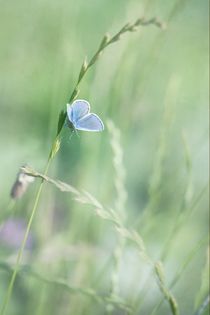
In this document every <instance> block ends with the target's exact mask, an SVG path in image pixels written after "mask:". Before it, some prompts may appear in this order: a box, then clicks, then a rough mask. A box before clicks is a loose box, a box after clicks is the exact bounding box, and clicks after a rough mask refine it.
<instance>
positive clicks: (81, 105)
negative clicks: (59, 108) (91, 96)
mask: <svg viewBox="0 0 210 315" xmlns="http://www.w3.org/2000/svg"><path fill="white" fill-rule="evenodd" d="M89 112H90V104H89V103H88V102H87V101H85V100H76V101H74V102H73V103H72V105H69V104H68V105H67V115H68V119H69V120H70V121H71V122H72V123H73V125H74V126H75V124H76V122H77V121H78V120H80V119H82V118H83V117H84V116H86V115H87V114H88V113H89ZM75 127H76V126H75Z"/></svg>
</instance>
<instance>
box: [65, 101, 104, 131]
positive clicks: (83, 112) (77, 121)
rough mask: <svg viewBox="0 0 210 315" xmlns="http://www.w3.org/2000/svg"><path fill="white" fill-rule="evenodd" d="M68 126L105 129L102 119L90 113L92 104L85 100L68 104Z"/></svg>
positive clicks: (92, 129)
mask: <svg viewBox="0 0 210 315" xmlns="http://www.w3.org/2000/svg"><path fill="white" fill-rule="evenodd" d="M67 117H68V121H67V124H68V126H69V127H70V128H71V129H73V130H75V129H76V130H83V131H93V132H98V131H103V130H104V124H103V122H102V120H101V119H100V118H99V117H98V116H97V115H96V114H94V113H90V104H89V103H88V102H87V101H85V100H75V101H74V102H73V103H72V105H70V104H67Z"/></svg>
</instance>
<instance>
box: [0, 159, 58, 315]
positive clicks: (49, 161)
mask: <svg viewBox="0 0 210 315" xmlns="http://www.w3.org/2000/svg"><path fill="white" fill-rule="evenodd" d="M51 161H52V157H51V158H49V159H48V162H47V165H46V167H45V170H44V174H45V175H46V174H47V172H48V169H49V166H50V163H51ZM43 185H44V181H43V180H42V182H41V184H40V185H39V188H38V191H37V194H36V198H35V201H34V206H33V209H32V211H31V215H30V218H29V221H28V224H27V228H26V231H25V234H24V238H23V241H22V243H21V247H20V249H19V251H18V255H17V259H16V263H15V266H14V270H13V273H12V276H11V279H10V282H9V286H8V289H7V292H6V296H5V299H4V302H3V306H2V308H1V312H0V315H4V314H5V313H6V310H7V306H8V303H9V301H10V298H11V295H12V291H13V287H14V283H15V279H16V276H17V274H18V270H19V266H20V262H21V259H22V256H23V252H24V248H25V245H26V242H27V239H28V235H29V232H30V228H31V225H32V222H33V219H34V216H35V213H36V210H37V206H38V203H39V200H40V196H41V192H42V189H43Z"/></svg>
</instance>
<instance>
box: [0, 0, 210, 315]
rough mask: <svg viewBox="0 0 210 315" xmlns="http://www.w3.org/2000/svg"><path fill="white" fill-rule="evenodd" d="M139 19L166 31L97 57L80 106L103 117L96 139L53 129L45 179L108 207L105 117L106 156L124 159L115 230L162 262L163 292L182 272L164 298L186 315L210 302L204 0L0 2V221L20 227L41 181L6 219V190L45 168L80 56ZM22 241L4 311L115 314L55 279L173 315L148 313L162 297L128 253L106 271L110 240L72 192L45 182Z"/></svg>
mask: <svg viewBox="0 0 210 315" xmlns="http://www.w3.org/2000/svg"><path fill="white" fill-rule="evenodd" d="M141 16H145V17H146V18H151V17H154V16H157V17H158V18H159V19H161V20H162V21H165V22H166V24H167V28H166V29H165V30H161V29H159V28H157V27H155V26H148V27H140V28H139V30H138V31H137V32H134V33H129V34H125V36H123V37H122V39H121V40H120V41H119V42H117V43H115V44H113V45H112V46H110V47H108V48H107V50H106V51H105V52H104V54H103V55H102V56H101V58H100V59H99V60H98V62H97V63H96V64H95V65H94V67H93V68H92V69H91V70H90V71H89V72H88V74H87V76H86V77H85V79H84V80H83V82H82V84H81V87H80V95H79V98H84V99H87V100H88V101H89V102H90V104H91V108H92V110H93V111H94V112H96V113H97V114H98V115H99V116H100V117H101V118H102V120H103V121H104V123H105V127H106V128H105V131H104V132H103V133H100V134H94V133H85V132H80V133H79V137H77V136H75V135H74V136H73V137H70V132H69V129H68V128H64V130H63V132H62V143H61V149H60V151H59V153H58V154H57V156H56V158H55V160H54V162H53V164H52V166H51V168H50V171H49V176H50V177H52V178H58V179H60V180H62V181H64V182H67V183H70V184H71V185H73V186H75V187H77V188H78V189H85V190H87V191H88V192H90V193H91V194H92V195H94V196H95V197H96V198H97V199H98V200H100V202H101V203H102V204H103V205H104V206H106V207H111V208H113V209H115V206H116V204H117V198H118V193H117V192H118V191H117V189H116V182H117V179H118V178H117V176H118V175H117V174H116V172H115V165H114V162H113V158H114V153H113V149H112V147H111V141H112V140H113V137H114V134H113V132H114V131H113V130H111V131H109V130H108V127H107V120H108V119H111V120H112V121H113V123H114V125H115V126H116V127H114V130H115V128H117V129H118V130H119V133H120V140H119V143H117V144H116V143H115V145H114V147H116V146H118V145H119V146H120V147H121V150H122V152H123V164H122V165H121V164H120V166H119V165H118V166H119V168H120V169H121V171H123V172H124V170H125V173H126V176H125V179H124V180H123V176H122V178H121V182H120V184H121V186H120V187H121V193H122V192H123V196H124V197H125V196H126V195H127V199H126V202H125V204H124V208H125V213H126V226H128V227H130V228H135V229H136V230H137V231H138V233H139V234H140V235H141V237H142V239H143V241H144V244H145V246H146V248H147V251H148V253H149V255H150V257H151V258H152V259H153V260H154V261H157V260H159V259H161V260H162V261H163V266H164V270H165V279H166V280H165V281H166V285H167V286H168V287H170V285H171V282H172V281H173V280H174V277H175V278H176V276H177V275H178V274H179V271H180V270H181V273H180V275H179V276H178V279H177V282H176V283H175V285H173V287H172V288H171V291H172V293H173V294H174V296H175V298H176V300H177V303H178V305H179V309H180V314H183V315H188V314H189V315H191V314H193V313H194V312H195V310H196V309H197V308H198V307H199V305H200V304H201V303H202V301H203V300H204V298H205V297H206V295H207V291H208V281H207V277H208V275H207V273H206V271H205V266H206V262H207V243H208V133H209V131H208V84H209V82H208V71H209V70H208V68H209V67H208V53H209V50H208V49H209V46H208V44H209V43H208V1H207V0H203V1H196V0H186V1H179V0H172V1H160V0H159V1H158V0H157V1H155V0H150V1H149V0H147V1H146V0H144V1H140V0H132V1H125V0H121V1H105V0H101V1H95V0H89V1H87V2H86V1H82V0H77V1H73V0H68V1H66V0H61V1H60V0H59V1H58V0H53V1H49V0H37V1H30V0H29V1H28V0H27V1H26V0H21V1H18V2H14V1H11V0H9V1H1V10H0V46H1V49H0V130H1V132H0V147H1V154H0V197H1V198H0V212H1V221H2V222H1V223H2V226H3V225H4V224H6V222H8V219H9V220H14V221H15V220H17V221H15V222H16V228H17V227H20V229H23V228H24V224H25V222H27V219H28V217H29V214H30V212H31V209H32V206H33V202H34V198H35V194H36V191H37V187H38V185H39V183H40V182H39V180H37V181H36V182H35V183H34V184H33V185H31V186H30V188H29V189H28V191H27V193H26V194H25V195H24V196H23V198H22V199H21V200H19V201H18V202H17V203H16V204H15V207H14V209H13V212H12V214H11V213H9V207H10V206H9V205H10V189H11V186H12V184H13V182H14V180H15V178H16V174H17V172H18V169H19V167H20V166H21V165H23V164H24V163H28V164H29V165H31V166H32V167H33V168H34V169H36V170H38V171H40V172H42V171H43V169H44V166H45V163H46V159H47V157H48V153H49V148H50V145H51V142H52V140H53V137H54V136H55V133H56V126H57V119H58V115H59V112H60V110H61V109H62V108H65V105H66V103H67V101H68V99H69V96H70V94H71V92H72V89H73V87H74V84H75V82H76V79H77V76H78V72H79V69H80V67H81V64H82V62H83V60H84V57H85V56H87V58H88V59H89V58H90V57H91V56H92V55H93V53H94V52H95V51H96V49H97V47H98V45H99V43H100V41H101V39H102V37H103V35H104V34H105V33H106V32H109V33H110V34H114V33H115V32H117V31H118V30H119V29H120V28H121V27H122V26H123V25H124V24H125V23H126V22H133V21H135V19H137V18H138V17H141ZM117 141H118V140H117ZM118 171H119V170H118ZM124 197H123V198H124ZM123 200H124V199H123ZM118 201H119V200H118ZM116 211H117V210H116ZM8 213H9V214H8ZM7 214H8V215H9V217H8V215H7ZM180 218H181V219H180ZM177 220H178V223H177ZM20 222H21V224H20V226H19V223H20ZM180 222H181V223H180ZM175 226H178V228H177V229H176V230H174V227H175ZM1 229H2V227H1ZM15 233H16V231H15V227H14V225H13V224H11V225H10V230H9V232H8V233H7V236H6V237H5V236H4V237H3V236H2V235H1V239H0V304H2V303H3V299H4V296H5V292H6V288H7V286H8V282H9V279H10V276H11V270H10V266H11V265H12V264H13V262H14V261H15V256H16V254H17V247H18V245H17V244H16V243H15V242H12V241H11V240H13V239H15V238H16V237H17V235H16V234H15ZM31 238H32V239H33V241H31V245H30V244H29V246H28V249H27V250H26V252H25V254H24V258H23V260H22V265H24V266H26V267H27V268H29V269H30V268H32V270H33V271H34V272H35V274H33V272H28V273H27V272H25V273H24V272H23V273H20V274H19V275H18V277H17V281H16V283H15V287H14V291H13V294H12V298H11V301H10V303H9V308H8V312H7V313H8V314H14V315H19V314H21V315H24V314H36V315H48V314H50V315H53V314H61V315H65V314H77V315H79V314H109V313H110V314H126V311H125V310H123V309H121V308H119V307H118V306H114V308H113V309H112V308H111V306H110V305H109V303H108V301H107V300H106V301H105V302H103V303H99V302H98V301H97V300H95V299H94V298H91V297H90V296H89V295H88V294H84V292H81V291H79V290H77V289H76V290H75V291H73V290H72V291H69V290H68V289H67V288H66V287H65V286H60V285H58V284H56V281H58V280H59V279H62V281H64V282H65V283H67V284H68V285H69V286H72V287H76V288H91V289H93V290H95V291H96V292H97V294H99V295H102V296H107V297H108V296H109V295H110V294H111V292H112V289H113V279H115V280H116V279H117V280H116V283H117V285H118V294H119V296H120V297H121V298H122V299H123V300H124V302H126V303H128V304H129V305H132V306H133V307H134V311H133V313H132V314H143V315H147V314H148V315H149V314H153V315H154V314H159V315H165V314H171V313H170V312H171V311H170V308H169V306H168V303H167V302H166V301H164V302H163V303H162V304H161V306H160V307H159V308H156V309H155V307H156V306H157V305H158V304H159V302H160V301H161V298H162V294H161V292H160V290H159V289H158V287H157V285H156V281H155V276H154V275H151V271H150V267H149V266H148V265H147V264H146V263H145V262H144V261H143V260H142V258H141V257H140V256H139V254H138V251H137V250H136V248H135V246H134V245H133V244H132V243H129V242H125V244H123V246H122V247H123V248H122V256H121V257H120V259H119V266H118V267H119V268H118V267H116V260H115V256H114V253H115V250H116V248H118V247H119V239H118V237H117V234H116V231H115V230H114V229H113V227H112V225H111V224H110V223H107V222H105V221H104V220H103V219H102V218H100V217H98V216H96V215H95V214H94V212H93V211H92V207H91V206H87V205H82V204H81V203H78V202H76V201H74V200H72V196H71V194H64V193H61V192H60V191H58V190H57V189H56V188H55V187H53V186H51V185H49V184H46V185H45V187H44V191H43V194H42V197H41V202H40V204H39V207H38V211H37V213H36V216H35V220H34V222H33V227H32V230H31ZM169 239H170V240H171V241H170V242H168V240H169ZM40 274H41V276H40V277H39V276H38V275H40ZM43 277H46V278H47V279H48V278H49V279H53V281H54V282H53V281H51V282H49V283H46V281H44V280H43V279H42V278H43ZM152 312H153V313H152ZM205 314H207V310H206V313H205Z"/></svg>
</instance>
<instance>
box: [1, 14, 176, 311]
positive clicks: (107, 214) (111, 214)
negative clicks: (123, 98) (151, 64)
mask: <svg viewBox="0 0 210 315" xmlns="http://www.w3.org/2000/svg"><path fill="white" fill-rule="evenodd" d="M147 25H155V26H157V27H159V28H164V26H165V25H164V24H163V23H162V22H160V21H159V20H158V19H157V18H152V19H148V20H146V19H144V18H140V19H137V20H136V21H135V22H134V23H133V24H130V23H128V24H126V25H125V26H123V27H122V28H121V29H120V31H119V32H117V33H116V34H115V35H114V36H112V37H110V36H109V35H108V34H107V35H105V36H104V37H103V39H102V41H101V43H100V45H99V48H98V49H97V51H96V53H95V54H94V55H93V57H92V58H91V59H90V61H89V62H88V61H87V59H85V60H84V62H83V64H82V66H81V69H80V72H79V76H78V80H77V82H76V85H75V87H74V89H73V92H72V93H71V96H70V98H69V101H68V102H69V103H72V101H73V100H74V99H76V97H77V96H78V94H79V85H80V82H81V81H82V79H83V78H84V76H85V74H86V72H87V71H88V70H89V69H90V68H91V67H92V66H93V65H94V64H95V63H96V61H97V60H98V58H99V57H100V55H101V54H102V53H103V51H104V50H105V48H106V47H108V46H109V45H111V44H113V43H115V42H117V41H119V40H120V39H121V36H122V35H123V34H125V33H127V32H134V31H136V30H137V29H138V27H140V26H147ZM65 120H66V111H65V110H61V112H60V114H59V119H58V125H57V132H56V136H55V140H54V142H53V144H52V148H51V150H50V154H49V157H48V160H47V164H46V167H45V170H44V172H43V174H41V173H38V172H36V171H34V170H32V169H30V168H27V167H25V168H23V169H22V171H24V172H25V173H26V174H27V175H29V176H34V177H38V178H41V183H40V186H39V188H38V191H37V194H36V197H35V202H34V206H33V209H32V212H31V215H30V218H29V221H28V225H27V228H26V231H25V235H24V239H23V242H22V244H21V247H20V249H19V252H18V255H17V259H16V263H15V265H14V267H10V266H8V265H5V264H3V266H4V267H5V268H7V269H8V270H9V271H10V272H12V276H11V280H10V282H9V286H8V289H7V292H6V296H5V299H4V302H3V306H2V309H1V312H0V314H1V315H4V314H5V313H6V310H7V306H8V304H9V301H10V298H11V294H12V290H13V286H14V283H15V279H16V276H17V273H18V272H21V273H24V272H26V274H29V275H32V276H34V277H36V278H38V279H40V280H42V281H44V282H46V283H54V284H57V285H60V286H63V287H65V288H66V289H67V290H69V291H70V292H75V293H80V294H84V295H86V296H89V297H92V298H93V299H95V300H97V301H98V302H101V303H106V304H107V303H109V304H110V305H111V306H113V307H115V306H116V307H118V308H121V309H123V310H124V311H126V312H127V313H129V314H133V309H132V308H131V306H130V305H127V304H126V303H125V302H124V301H123V300H122V299H120V298H119V296H118V293H119V292H118V291H119V290H118V288H117V283H118V281H117V274H118V271H119V270H118V269H119V263H120V260H121V256H122V250H123V246H124V242H122V239H127V240H129V241H131V242H133V243H134V244H135V246H137V248H138V252H139V254H140V255H141V258H143V259H144V260H145V261H146V262H147V263H148V264H149V265H150V266H151V269H152V272H153V274H154V275H155V279H156V282H157V285H158V287H159V289H160V291H161V293H162V295H163V299H166V300H167V301H168V304H169V307H170V310H171V312H172V314H173V315H178V314H179V310H178V305H177V302H176V300H175V298H174V296H173V295H172V293H171V291H170V290H169V289H168V288H167V286H166V284H165V280H164V272H163V268H162V264H161V263H160V262H157V263H155V262H153V260H152V259H151V258H150V257H149V255H148V254H147V251H146V248H145V245H144V242H143V240H142V239H141V237H140V235H139V234H138V233H137V231H136V230H135V229H130V228H127V227H126V218H125V213H124V211H123V210H122V211H121V212H120V211H114V210H113V209H109V208H104V207H103V206H102V205H101V203H99V202H98V201H97V200H96V198H94V197H93V196H92V195H91V194H89V193H88V192H86V191H82V192H81V191H78V190H77V189H76V188H74V187H72V186H70V185H68V184H66V183H64V182H61V181H56V180H53V179H51V178H49V177H48V176H47V173H48V170H49V167H50V164H51V162H52V160H53V159H54V157H55V155H56V154H57V152H58V151H59V148H60V134H61V131H62V128H63V126H64V123H65ZM109 129H110V132H111V133H112V135H113V151H114V153H115V155H117V154H119V155H121V152H120V147H119V146H118V140H119V139H118V138H117V129H116V128H115V127H114V125H113V124H112V123H111V122H110V123H109ZM117 146H118V150H116V151H115V149H116V148H117ZM115 157H116V156H115ZM118 158H119V156H118ZM115 171H116V174H117V178H118V182H117V181H116V184H115V186H116V189H117V193H118V206H119V208H121V209H123V207H124V203H125V201H126V194H125V191H124V189H123V185H122V186H121V187H120V184H119V183H121V182H123V180H124V175H123V168H121V169H117V168H116V169H115ZM45 181H47V182H49V183H51V184H53V185H55V186H56V187H57V188H58V189H60V190H61V191H66V192H70V193H72V194H73V195H74V199H76V200H77V201H78V202H80V203H85V204H90V205H92V206H93V208H94V210H95V214H96V215H98V216H99V217H100V218H102V219H103V220H107V221H109V222H110V223H112V224H113V226H114V228H115V230H116V232H117V234H118V235H119V242H118V248H117V249H116V255H115V270H114V271H113V275H112V290H111V294H110V296H109V297H104V296H100V295H99V294H98V293H97V292H95V291H94V290H92V289H90V288H87V289H83V288H73V287H70V286H69V285H68V284H67V283H66V282H64V281H61V280H53V279H48V278H47V277H44V276H42V275H39V274H37V273H36V272H34V271H33V270H30V269H28V268H26V269H24V268H20V263H21V259H22V256H23V252H24V248H25V244H26V241H27V238H28V235H29V231H30V228H31V225H32V222H33V219H34V215H35V213H36V209H37V207H38V203H39V199H40V196H41V192H42V188H43V185H44V182H45ZM116 204H117V202H116ZM1 267H2V264H1ZM178 277H179V274H178V275H177V276H176V278H175V280H174V281H173V282H172V285H171V286H170V288H172V286H173V285H174V284H175V283H176V279H178Z"/></svg>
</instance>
